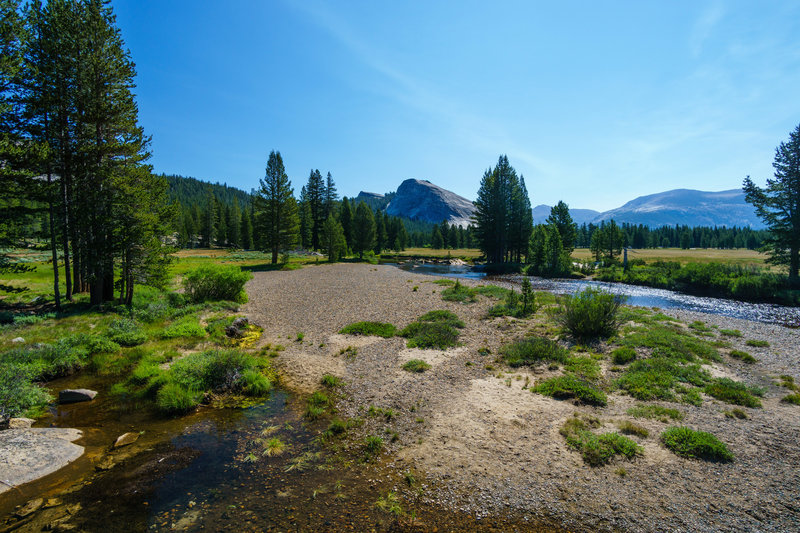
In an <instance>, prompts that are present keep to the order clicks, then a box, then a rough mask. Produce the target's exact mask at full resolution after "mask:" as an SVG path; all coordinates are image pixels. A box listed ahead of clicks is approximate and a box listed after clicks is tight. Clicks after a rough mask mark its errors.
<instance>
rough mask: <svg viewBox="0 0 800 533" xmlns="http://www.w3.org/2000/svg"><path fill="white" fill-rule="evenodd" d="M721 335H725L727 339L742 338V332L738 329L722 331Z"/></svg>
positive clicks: (720, 331)
mask: <svg viewBox="0 0 800 533" xmlns="http://www.w3.org/2000/svg"><path fill="white" fill-rule="evenodd" d="M719 334H720V335H725V336H726V337H741V336H742V332H741V331H739V330H738V329H721V330H719Z"/></svg>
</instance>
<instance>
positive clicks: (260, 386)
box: [241, 368, 272, 396]
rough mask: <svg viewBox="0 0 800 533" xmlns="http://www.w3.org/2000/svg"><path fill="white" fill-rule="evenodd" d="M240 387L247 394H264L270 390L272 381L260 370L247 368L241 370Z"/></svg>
mask: <svg viewBox="0 0 800 533" xmlns="http://www.w3.org/2000/svg"><path fill="white" fill-rule="evenodd" d="M241 388H242V391H243V392H244V393H245V394H246V395H248V396H265V395H267V394H268V393H269V391H271V390H272V382H270V380H269V379H268V378H267V376H265V375H264V374H262V373H261V372H258V371H257V370H254V369H252V368H248V369H246V370H245V371H244V372H242V378H241Z"/></svg>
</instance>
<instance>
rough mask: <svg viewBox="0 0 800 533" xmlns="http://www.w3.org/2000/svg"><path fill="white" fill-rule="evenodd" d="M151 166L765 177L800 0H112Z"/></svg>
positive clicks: (573, 202) (782, 128)
mask: <svg viewBox="0 0 800 533" xmlns="http://www.w3.org/2000/svg"><path fill="white" fill-rule="evenodd" d="M113 6H114V11H115V13H116V15H117V23H118V25H119V27H120V28H121V31H122V35H123V39H124V40H125V43H126V45H127V47H128V48H129V50H130V53H131V56H132V58H133V60H134V62H135V63H136V66H137V88H136V90H135V91H136V94H137V102H138V104H139V120H140V123H141V124H142V125H143V126H144V128H145V131H146V132H147V133H148V134H149V135H151V136H152V139H153V140H152V145H151V150H152V153H153V157H152V159H151V161H150V162H151V163H152V165H153V167H154V171H155V172H159V173H161V172H163V173H167V174H180V175H183V176H192V177H196V178H199V179H203V180H208V181H212V182H221V183H227V184H228V185H231V186H234V187H238V188H241V189H244V190H250V189H252V188H256V187H258V180H259V179H260V178H263V177H264V169H265V166H266V162H267V158H268V156H269V153H270V151H272V150H277V151H280V152H281V155H282V157H283V160H284V164H285V165H286V170H287V174H288V175H289V178H290V179H291V181H292V185H293V187H294V188H295V193H296V194H297V193H299V189H300V187H301V186H302V185H303V184H304V183H305V182H306V181H307V180H308V175H309V173H310V171H311V170H312V169H319V170H321V171H322V173H323V175H325V173H326V172H331V174H332V176H333V178H334V181H335V182H336V185H337V187H338V191H339V194H340V195H345V196H349V197H352V196H355V195H357V194H358V192H359V191H362V190H364V191H371V192H378V193H384V192H390V191H394V190H396V189H397V187H398V185H399V184H400V183H401V182H402V181H403V180H405V179H408V178H417V179H427V180H430V181H431V182H433V183H435V184H437V185H440V186H442V187H444V188H446V189H449V190H452V191H454V192H456V193H458V194H460V195H462V196H464V197H466V198H469V199H471V200H474V199H475V198H476V196H477V191H478V188H479V187H480V181H481V177H482V176H483V174H484V172H485V171H486V170H487V169H489V168H490V167H492V166H493V165H495V164H496V163H497V159H498V157H499V156H500V155H501V154H506V155H507V156H508V158H509V161H510V163H511V165H512V166H513V167H514V168H515V169H516V170H517V172H518V173H520V174H522V175H523V176H524V177H525V182H526V185H527V188H528V192H529V195H530V197H531V203H532V205H538V204H548V205H553V204H554V203H556V202H558V201H559V200H563V201H565V202H567V203H568V204H569V205H570V207H572V208H587V209H596V210H599V211H603V210H607V209H612V208H615V207H619V206H620V205H622V204H623V203H625V202H627V201H629V200H631V199H633V198H635V197H637V196H641V195H646V194H653V193H657V192H662V191H665V190H669V189H677V188H688V189H699V190H705V191H719V190H726V189H734V188H739V187H741V184H742V180H743V179H744V177H745V176H747V175H750V176H752V177H753V179H754V181H755V182H756V183H757V184H759V185H762V184H763V183H764V182H765V180H766V179H767V178H769V177H771V176H772V173H773V169H772V160H773V157H774V154H775V148H776V146H777V145H778V144H779V143H780V142H781V141H784V140H786V139H787V138H788V136H789V132H790V131H792V130H793V129H794V128H795V127H796V126H797V124H798V123H799V122H800V2H797V1H774V2H751V1H725V2H717V1H710V2H704V1H698V0H692V1H681V0H678V1H669V2H661V1H649V0H645V1H630V2H621V1H617V2H614V1H607V2H597V1H585V2H580V1H570V2H552V1H551V2H533V1H519V2H514V1H497V2H485V1H483V2H479V1H469V0H462V1H453V2H438V1H431V0H429V1H402V2H397V1H396V2H375V1H374V0H373V1H363V2H362V1H355V0H353V1H350V0H348V1H344V0H341V1H338V2H318V1H315V0H307V1H302V2H300V1H298V2H290V1H266V0H250V1H246V0H226V1H224V2H220V1H218V0H190V1H189V0H169V1H167V2H162V1H155V0H114V2H113Z"/></svg>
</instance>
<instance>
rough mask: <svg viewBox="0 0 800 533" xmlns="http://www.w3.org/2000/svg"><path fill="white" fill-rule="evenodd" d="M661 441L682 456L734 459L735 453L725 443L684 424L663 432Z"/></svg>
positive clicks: (709, 459) (725, 460)
mask: <svg viewBox="0 0 800 533" xmlns="http://www.w3.org/2000/svg"><path fill="white" fill-rule="evenodd" d="M661 442H663V443H664V446H666V447H667V448H668V449H669V450H671V451H672V452H673V453H675V454H676V455H680V456H681V457H689V458H693V459H695V458H696V459H705V460H707V461H721V462H728V461H733V454H732V453H731V452H730V451H729V450H728V447H727V446H726V445H725V443H723V442H720V441H719V439H717V438H716V437H715V436H714V435H712V434H711V433H706V432H704V431H695V430H693V429H690V428H687V427H684V426H680V427H671V428H668V429H667V430H665V431H664V432H663V433H662V434H661Z"/></svg>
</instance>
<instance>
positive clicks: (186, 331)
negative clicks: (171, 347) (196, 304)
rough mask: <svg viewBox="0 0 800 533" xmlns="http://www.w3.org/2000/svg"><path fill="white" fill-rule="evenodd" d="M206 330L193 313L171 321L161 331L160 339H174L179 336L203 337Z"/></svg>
mask: <svg viewBox="0 0 800 533" xmlns="http://www.w3.org/2000/svg"><path fill="white" fill-rule="evenodd" d="M205 336H206V330H205V329H204V328H203V326H201V325H200V321H199V320H198V318H197V317H196V316H194V315H187V316H184V317H183V318H180V319H178V320H177V321H175V322H173V323H172V324H170V325H169V326H167V327H166V328H164V330H163V331H162V332H161V338H162V339H176V338H179V337H188V338H191V337H205Z"/></svg>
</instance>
